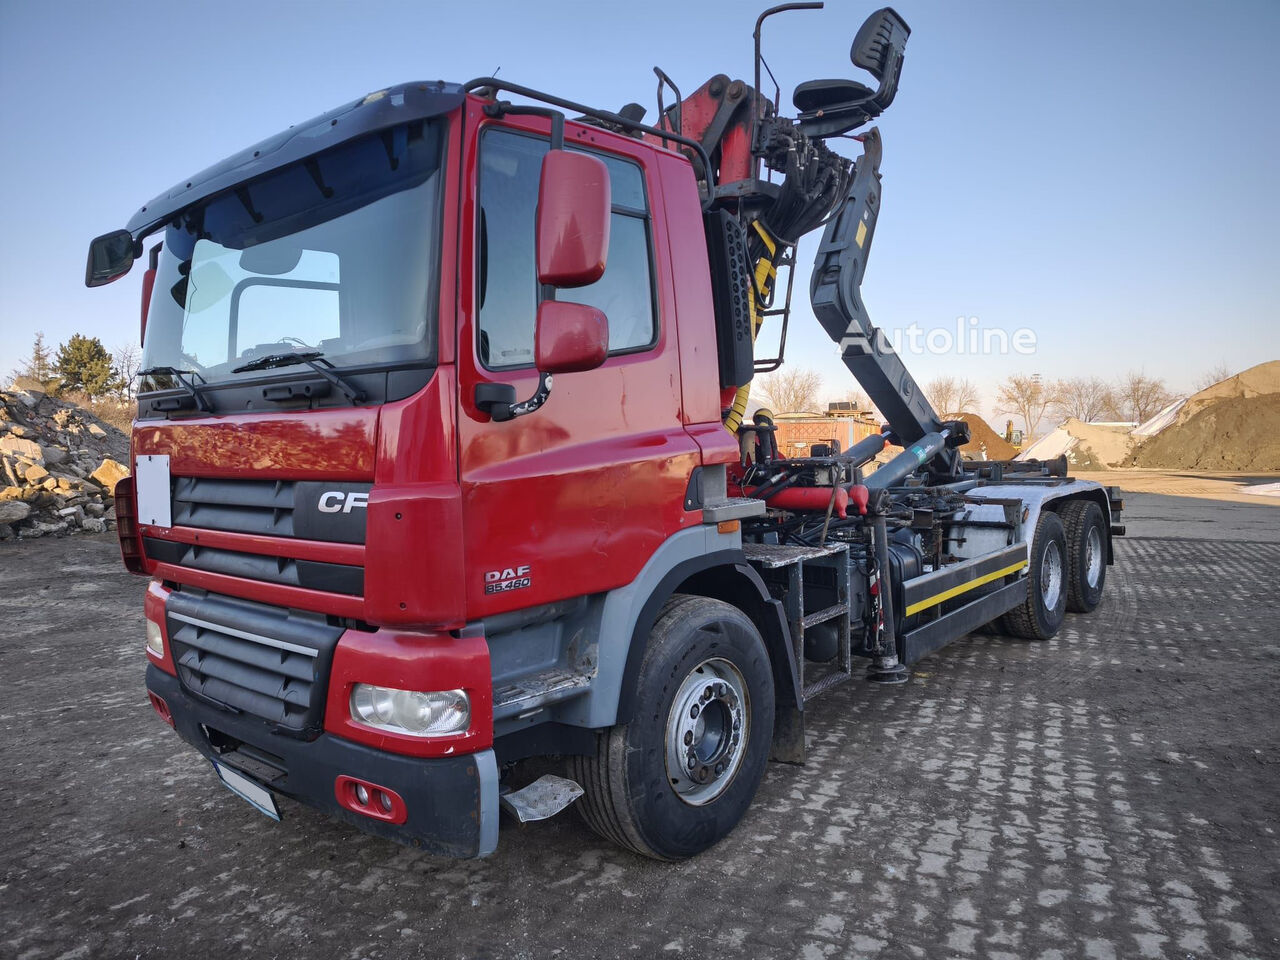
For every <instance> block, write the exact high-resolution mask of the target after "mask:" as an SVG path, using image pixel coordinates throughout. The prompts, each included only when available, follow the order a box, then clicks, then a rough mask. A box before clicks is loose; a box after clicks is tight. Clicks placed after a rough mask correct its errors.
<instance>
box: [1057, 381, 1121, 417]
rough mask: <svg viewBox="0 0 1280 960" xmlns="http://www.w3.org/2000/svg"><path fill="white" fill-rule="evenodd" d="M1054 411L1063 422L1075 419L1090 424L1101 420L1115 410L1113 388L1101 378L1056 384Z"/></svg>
mask: <svg viewBox="0 0 1280 960" xmlns="http://www.w3.org/2000/svg"><path fill="white" fill-rule="evenodd" d="M1054 393H1055V394H1056V396H1057V399H1056V400H1055V401H1054V404H1053V409H1054V412H1055V413H1057V414H1058V416H1059V417H1061V418H1062V419H1063V420H1065V419H1067V418H1068V417H1075V418H1076V419H1077V420H1083V421H1085V423H1088V422H1089V421H1090V420H1101V419H1102V418H1103V417H1106V416H1108V415H1110V414H1111V413H1112V411H1113V410H1114V409H1115V399H1114V397H1113V396H1112V393H1111V387H1110V386H1108V385H1107V382H1106V381H1105V380H1103V379H1101V378H1100V377H1072V378H1070V379H1068V380H1059V381H1058V382H1057V383H1056V384H1054Z"/></svg>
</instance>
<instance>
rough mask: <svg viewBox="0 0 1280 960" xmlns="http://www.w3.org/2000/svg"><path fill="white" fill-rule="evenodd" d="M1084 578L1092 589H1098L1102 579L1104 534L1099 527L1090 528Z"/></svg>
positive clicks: (1086, 545) (1085, 544) (1086, 546)
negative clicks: (1099, 530)
mask: <svg viewBox="0 0 1280 960" xmlns="http://www.w3.org/2000/svg"><path fill="white" fill-rule="evenodd" d="M1084 578H1085V581H1086V582H1087V583H1088V584H1089V586H1090V587H1096V586H1097V585H1098V582H1099V581H1100V580H1101V579H1102V534H1101V533H1099V532H1098V528H1097V527H1090V528H1089V536H1088V538H1087V539H1086V540H1085V542H1084Z"/></svg>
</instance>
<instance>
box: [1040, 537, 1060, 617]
mask: <svg viewBox="0 0 1280 960" xmlns="http://www.w3.org/2000/svg"><path fill="white" fill-rule="evenodd" d="M1061 595H1062V551H1061V550H1060V549H1059V548H1058V544H1057V542H1056V541H1052V540H1051V541H1050V542H1049V543H1047V544H1045V548H1044V554H1043V555H1042V556H1041V558H1040V597H1041V599H1043V600H1044V606H1045V609H1046V610H1056V609H1057V607H1058V598H1059V597H1060V596H1061Z"/></svg>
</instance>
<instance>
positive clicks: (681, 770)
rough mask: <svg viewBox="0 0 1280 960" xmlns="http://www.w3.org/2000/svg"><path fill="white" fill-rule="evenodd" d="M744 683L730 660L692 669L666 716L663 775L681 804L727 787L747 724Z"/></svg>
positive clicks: (705, 799)
mask: <svg viewBox="0 0 1280 960" xmlns="http://www.w3.org/2000/svg"><path fill="white" fill-rule="evenodd" d="M746 688H747V685H746V681H745V680H744V679H743V677H742V674H741V673H740V672H739V671H738V668H737V667H735V666H734V665H733V664H732V663H730V662H729V661H728V660H724V659H721V658H719V657H713V658H711V659H708V660H704V661H703V662H702V663H700V664H698V666H696V667H694V668H693V670H692V672H690V674H689V675H688V676H687V677H685V679H684V682H683V683H681V684H680V688H679V689H678V690H677V691H676V695H675V699H674V700H673V701H672V703H671V712H670V713H669V714H668V716H667V735H666V753H667V779H668V781H669V782H670V784H671V789H672V790H674V791H675V793H676V796H678V797H679V798H680V799H681V800H683V801H684V802H685V803H688V804H691V805H692V806H702V805H703V804H706V803H710V802H711V801H712V800H714V799H715V798H716V797H718V796H720V794H722V793H724V791H725V790H727V789H728V788H729V784H730V783H732V782H733V778H734V776H735V775H736V774H737V772H738V767H740V766H741V765H742V757H743V753H744V752H745V748H746V744H747V740H748V738H749V735H750V726H751V703H750V700H749V698H748V697H747V693H746Z"/></svg>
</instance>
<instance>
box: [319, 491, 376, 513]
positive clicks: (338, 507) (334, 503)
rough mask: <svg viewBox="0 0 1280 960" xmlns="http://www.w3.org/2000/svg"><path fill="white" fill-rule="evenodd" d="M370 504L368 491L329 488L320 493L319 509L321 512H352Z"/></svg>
mask: <svg viewBox="0 0 1280 960" xmlns="http://www.w3.org/2000/svg"><path fill="white" fill-rule="evenodd" d="M368 506H369V495H368V494H367V493H344V492H343V491H341V490H329V491H328V492H326V493H322V494H320V503H319V510H320V512H321V513H350V512H351V511H352V510H354V509H355V508H356V507H359V508H360V509H361V510H364V509H366V508H367V507H368Z"/></svg>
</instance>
